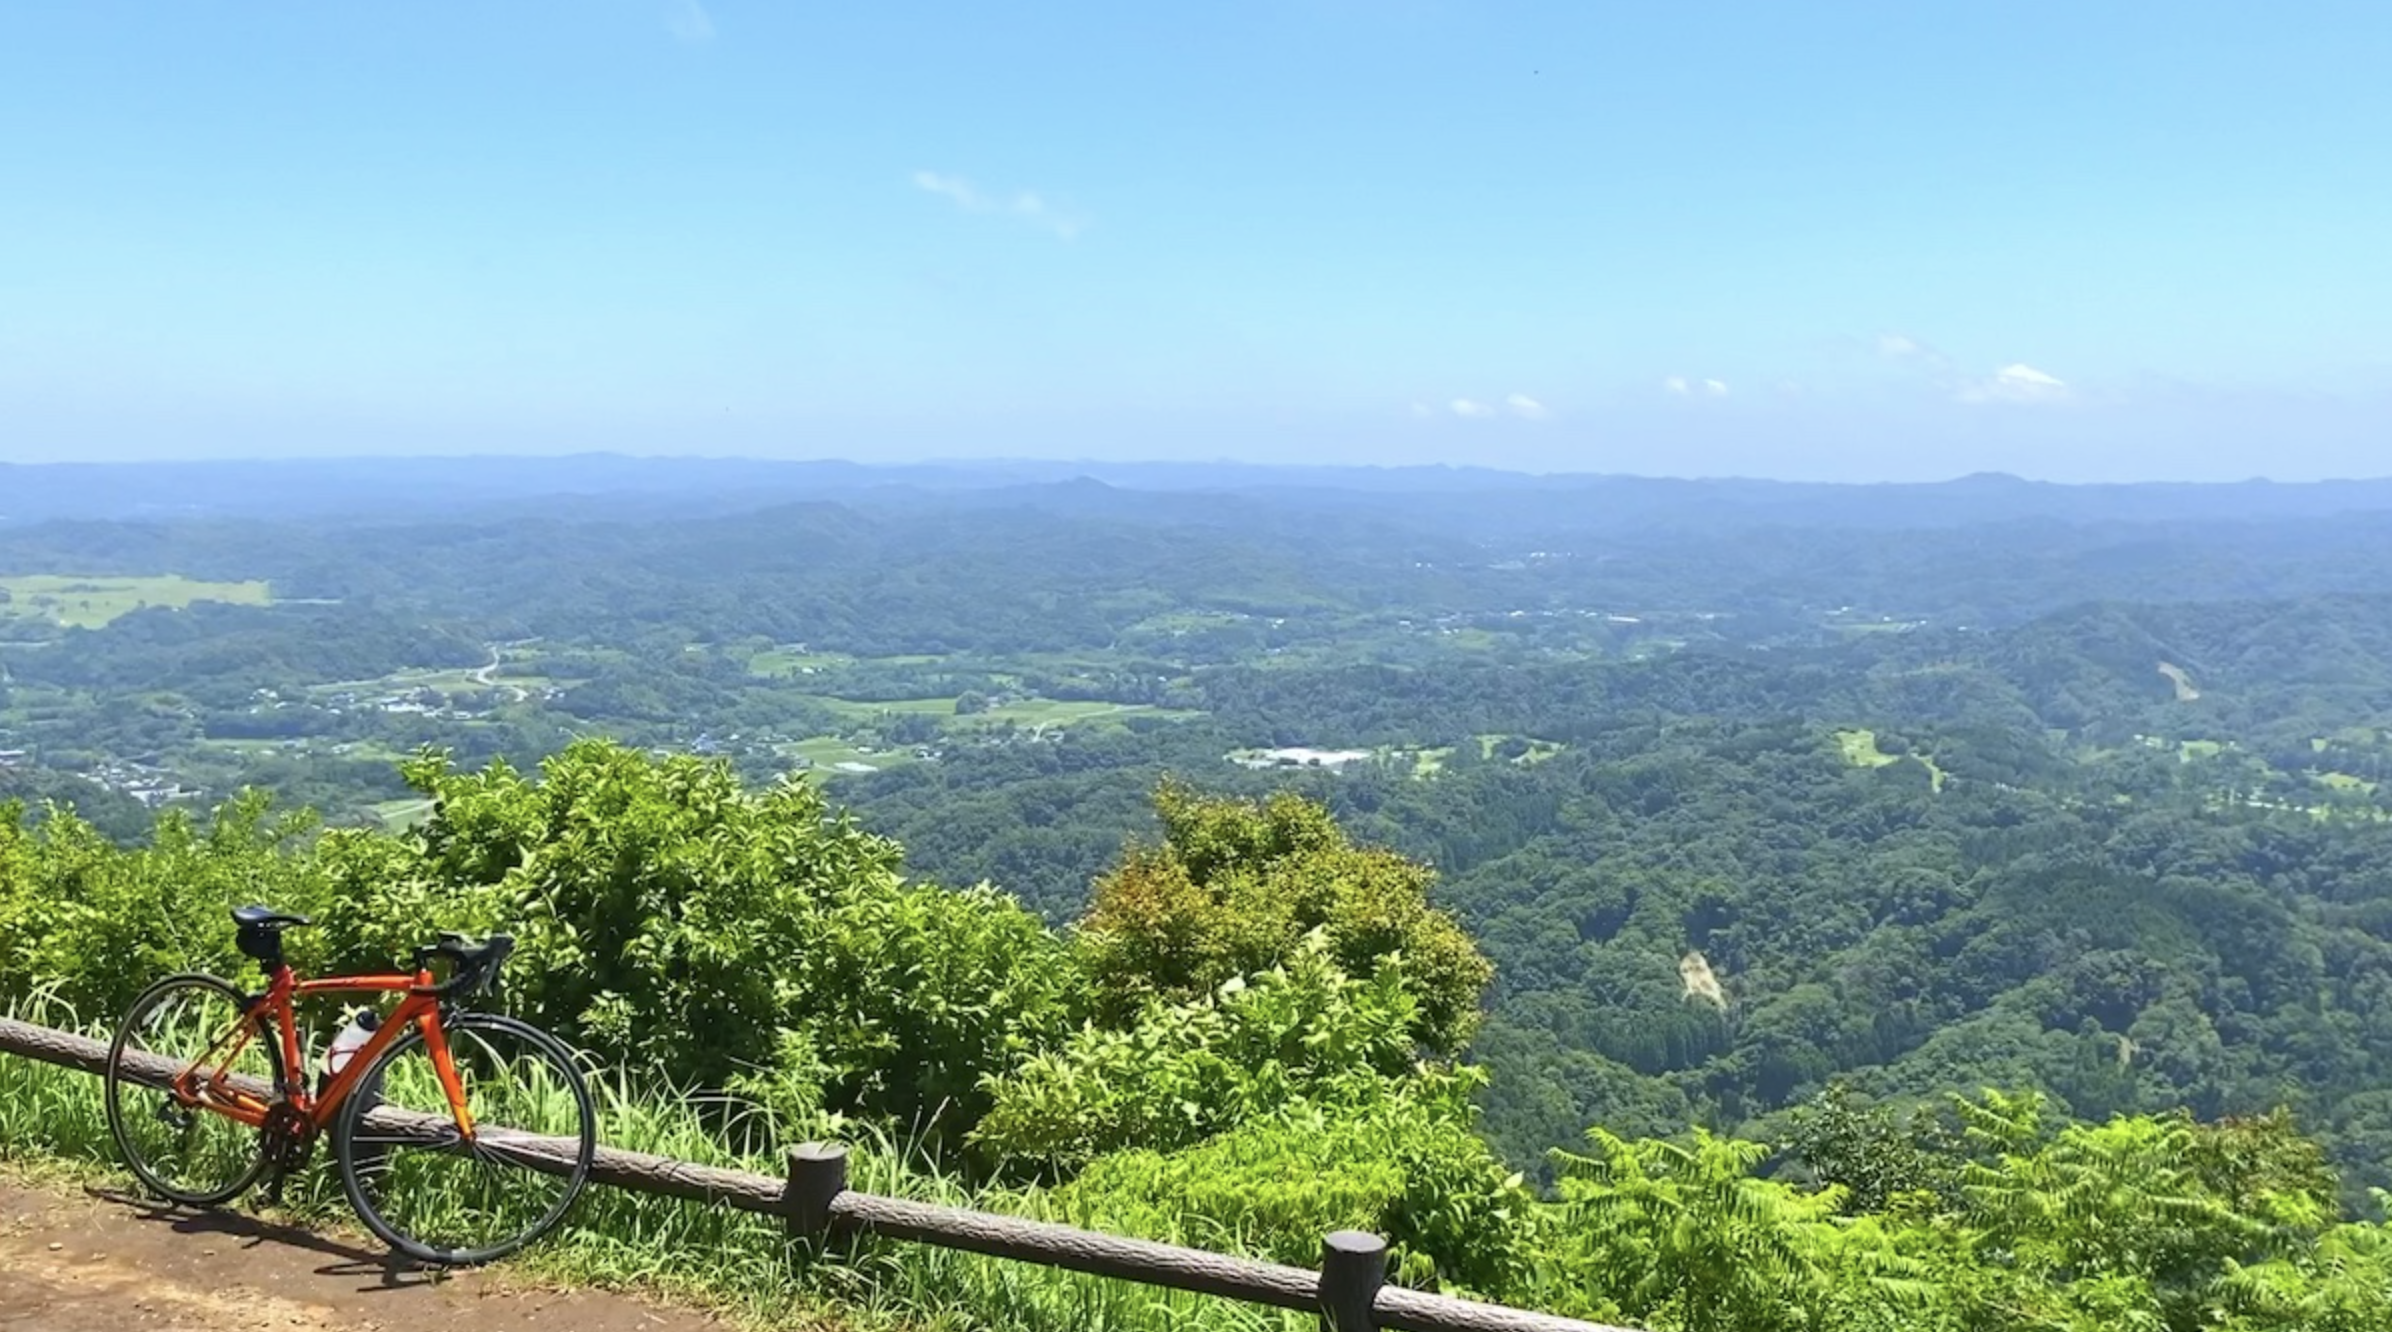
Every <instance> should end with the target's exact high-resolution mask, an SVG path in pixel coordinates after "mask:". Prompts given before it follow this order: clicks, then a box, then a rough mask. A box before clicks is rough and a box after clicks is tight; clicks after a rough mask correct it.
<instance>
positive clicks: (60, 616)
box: [0, 574, 274, 629]
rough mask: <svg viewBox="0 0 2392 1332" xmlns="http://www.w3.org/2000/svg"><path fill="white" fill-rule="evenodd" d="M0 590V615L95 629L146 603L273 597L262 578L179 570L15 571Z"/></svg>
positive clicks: (265, 600) (252, 602) (259, 601)
mask: <svg viewBox="0 0 2392 1332" xmlns="http://www.w3.org/2000/svg"><path fill="white" fill-rule="evenodd" d="M0 592H5V593H6V594H7V596H6V597H4V598H0V616H7V615H17V616H25V617H30V618H32V619H37V620H48V621H51V622H52V623H54V624H57V625H59V626H60V627H62V628H67V629H97V628H99V627H101V626H102V625H105V624H107V623H108V622H109V621H110V620H114V619H116V618H118V617H119V616H124V615H130V614H132V613H133V612H134V611H137V610H143V609H146V608H148V607H151V606H171V607H173V608H174V609H176V610H181V609H182V608H184V607H185V606H188V605H190V604H191V603H192V602H194V601H224V602H231V603H233V604H235V605H240V606H265V605H270V604H272V602H273V600H274V597H273V594H272V592H271V590H270V589H269V588H268V587H267V586H266V584H264V583H262V582H247V583H208V582H202V581H200V580H199V579H196V578H185V577H183V576H182V575H181V574H160V575H156V576H153V577H119V576H116V575H98V574H92V575H86V574H20V575H12V576H0Z"/></svg>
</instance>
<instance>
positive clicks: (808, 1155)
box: [782, 1142, 847, 1240]
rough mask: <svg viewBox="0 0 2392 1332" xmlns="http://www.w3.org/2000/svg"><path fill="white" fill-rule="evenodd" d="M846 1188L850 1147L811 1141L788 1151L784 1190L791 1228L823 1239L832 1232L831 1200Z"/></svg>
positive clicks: (783, 1196) (786, 1212)
mask: <svg viewBox="0 0 2392 1332" xmlns="http://www.w3.org/2000/svg"><path fill="white" fill-rule="evenodd" d="M846 1191H847V1149H846V1148H845V1147H842V1146H840V1145H839V1144H837V1143H835V1142H809V1143H806V1144H804V1145H803V1146H799V1147H794V1148H791V1149H790V1152H789V1187H788V1189H787V1190H786V1191H785V1192H784V1193H783V1194H782V1203H783V1205H784V1206H785V1207H786V1208H787V1210H786V1211H785V1212H783V1213H782V1216H783V1217H784V1219H785V1221H786V1224H787V1226H788V1231H789V1233H790V1234H792V1235H797V1236H802V1237H804V1238H806V1239H812V1240H820V1239H823V1238H826V1237H827V1236H828V1235H829V1234H830V1228H831V1203H832V1202H833V1201H834V1200H835V1199H837V1198H838V1196H839V1195H840V1194H842V1193H845V1192H846Z"/></svg>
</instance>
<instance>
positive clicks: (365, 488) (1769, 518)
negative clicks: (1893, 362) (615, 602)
mask: <svg viewBox="0 0 2392 1332" xmlns="http://www.w3.org/2000/svg"><path fill="white" fill-rule="evenodd" d="M1128 492H1181V493H1211V494H1214V495H1235V496H1238V497H1241V498H1244V499H1247V500H1259V501H1263V502H1265V503H1269V504H1274V505H1279V506H1285V507H1291V508H1295V509H1308V510H1342V511H1348V512H1353V513H1357V514H1360V513H1376V514H1379V515H1382V516H1386V517H1390V518H1400V519H1404V520H1406V521H1410V522H1419V521H1424V520H1425V521H1428V522H1431V523H1440V524H1442V523H1447V522H1450V523H1452V524H1454V526H1455V530H1456V531H1457V532H1460V531H1468V530H1472V529H1478V528H1481V527H1483V526H1486V525H1488V524H1493V525H1496V526H1498V527H1499V528H1501V529H1502V530H1506V531H1510V532H1514V533H1516V532H1519V531H1521V530H1523V529H1527V530H1536V529H1541V528H1552V529H1555V530H1574V531H1583V530H1585V529H1587V528H1588V527H1590V526H1592V527H1605V526H1619V527H1626V528H1637V529H1648V530H1649V529H1654V528H1665V529H1667V528H1676V529H1688V530H1702V529H1710V528H1744V527H1755V526H1790V527H1847V528H1855V527H1857V528H1902V527H1948V526H1960V525H1968V524H1973V523H1984V522H2014V521H2021V520H2048V521H2060V522H2069V523H2080V522H2099V523H2116V522H2175V521H2186V520H2248V519H2283V518H2302V517H2322V516H2326V515H2331V514H2340V513H2353V512H2381V511H2388V510H2392V478H2376V479H2364V480H2342V481H2321V482H2302V483H2277V482H2270V481H2259V480H2254V481H2242V482H2234V483H2215V484H2194V483H2178V482H2152V483H2142V484H2124V485H2120V484H2109V485H2061V484H2055V483H2050V482H2040V481H2028V480H2022V479H2020V478H2018V477H2014V476H2007V475H2001V474H1979V475H1974V476H1966V477H1961V478H1958V479H1955V480H1951V481H1942V482H1932V483H1887V484H1846V485H1838V484H1825V483H1817V482H1779V481H1758V480H1742V479H1721V480H1687V479H1673V478H1658V477H1637V476H1611V475H1597V474H1585V473H1580V474H1547V475H1535V474H1529V473H1523V472H1505V471H1498V470H1493V469H1489V468H1479V467H1445V466H1407V467H1312V466H1306V467H1270V466H1262V465H1257V464H1248V463H1229V462H1217V463H1207V462H1145V463H1122V462H1073V461H1063V460H1033V459H987V460H957V461H946V462H930V463H918V464H904V465H873V464H865V463H855V462H847V461H839V460H822V461H771V460H761V459H740V458H643V457H627V456H623V455H619V454H582V455H575V456H567V457H462V458H326V459H305V460H299V459H294V460H278V461H222V462H174V463H106V464H79V463H60V464H45V465H11V464H0V524H26V523H37V522H46V521H54V520H60V519H80V520H108V521H120V522H121V521H175V520H191V519H226V518H274V519H286V520H322V519H343V518H361V517H374V518H381V519H410V520H419V519H422V518H425V517H431V516H439V515H446V516H454V517H469V516H470V517H491V516H496V515H498V514H500V513H504V512H521V511H523V510H525V509H527V508H531V509H537V510H540V511H542V512H545V513H548V514H550V515H553V516H577V517H615V518H627V519H637V518H665V517H676V516H691V515H701V514H707V513H724V512H740V511H747V510H753V509H757V508H761V507H765V506H769V505H774V504H783V503H789V502H793V501H799V500H831V501H836V502H839V503H843V504H849V505H854V506H857V507H865V508H878V507H885V506H904V507H927V508H932V509H937V508H945V507H953V506H962V507H974V508H977V507H984V506H989V505H1007V506H1010V505H1020V506H1026V507H1033V508H1051V509H1069V510H1080V511H1087V510H1098V511H1102V510H1109V509H1113V508H1116V507H1126V508H1131V509H1136V508H1139V507H1141V501H1140V500H1138V499H1137V498H1136V497H1135V496H1134V495H1133V494H1131V493H1128Z"/></svg>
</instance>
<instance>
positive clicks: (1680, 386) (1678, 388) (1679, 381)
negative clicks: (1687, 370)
mask: <svg viewBox="0 0 2392 1332" xmlns="http://www.w3.org/2000/svg"><path fill="white" fill-rule="evenodd" d="M1661 391H1662V392H1664V393H1670V394H1675V395H1676V396H1678V397H1681V398H1683V397H1685V396H1686V395H1687V394H1689V393H1692V392H1694V386H1693V385H1691V384H1689V383H1687V382H1686V376H1684V375H1671V376H1670V377H1669V378H1667V379H1664V380H1662V381H1661Z"/></svg>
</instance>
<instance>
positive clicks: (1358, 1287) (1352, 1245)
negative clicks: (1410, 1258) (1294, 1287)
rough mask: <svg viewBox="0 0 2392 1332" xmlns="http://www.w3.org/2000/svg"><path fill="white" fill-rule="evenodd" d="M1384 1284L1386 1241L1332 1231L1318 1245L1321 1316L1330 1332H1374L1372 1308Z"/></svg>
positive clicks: (1360, 1233)
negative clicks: (1327, 1324) (1319, 1245)
mask: <svg viewBox="0 0 2392 1332" xmlns="http://www.w3.org/2000/svg"><path fill="white" fill-rule="evenodd" d="M1386 1283H1387V1241H1385V1240H1383V1239H1380V1238H1379V1237H1378V1236H1376V1235H1373V1234H1371V1233H1370V1232H1369V1231H1366V1230H1333V1231H1330V1232H1329V1237H1328V1238H1327V1239H1325V1240H1323V1241H1322V1242H1321V1316H1322V1317H1323V1318H1325V1319H1327V1320H1328V1323H1329V1332H1377V1325H1376V1323H1375V1322H1374V1318H1375V1315H1374V1314H1373V1313H1372V1309H1371V1306H1372V1305H1373V1304H1374V1303H1375V1302H1376V1301H1377V1300H1378V1297H1379V1287H1381V1286H1383V1285H1385V1284H1386Z"/></svg>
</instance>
